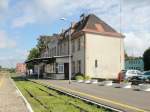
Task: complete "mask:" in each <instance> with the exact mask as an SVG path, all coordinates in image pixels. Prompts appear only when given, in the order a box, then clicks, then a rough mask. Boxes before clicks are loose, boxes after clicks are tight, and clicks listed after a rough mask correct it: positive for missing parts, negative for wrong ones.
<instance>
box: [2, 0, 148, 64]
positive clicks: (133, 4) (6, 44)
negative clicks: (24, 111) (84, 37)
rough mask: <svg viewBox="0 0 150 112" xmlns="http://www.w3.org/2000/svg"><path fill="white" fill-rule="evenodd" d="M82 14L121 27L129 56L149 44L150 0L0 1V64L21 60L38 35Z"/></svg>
mask: <svg viewBox="0 0 150 112" xmlns="http://www.w3.org/2000/svg"><path fill="white" fill-rule="evenodd" d="M120 4H121V5H120ZM120 6H121V13H120ZM82 13H85V14H90V13H94V14H95V15H97V16H98V17H99V18H101V19H102V20H103V21H105V22H106V23H107V24H109V25H111V26H112V27H113V28H114V29H116V30H117V31H118V32H119V31H120V29H121V32H122V33H123V34H124V35H125V39H124V46H125V51H126V52H127V54H128V55H130V56H142V55H143V52H144V50H145V49H147V48H148V47H150V0H0V65H2V66H3V67H15V65H16V63H18V62H24V60H26V58H27V55H28V53H29V51H30V49H31V48H33V47H35V46H36V42H37V38H38V37H39V36H40V35H52V34H53V33H60V32H61V30H62V29H65V28H67V27H68V26H69V25H70V23H71V22H75V21H78V20H79V19H80V15H81V14H82ZM62 17H64V18H66V21H61V20H60V18H62ZM120 17H121V24H120Z"/></svg>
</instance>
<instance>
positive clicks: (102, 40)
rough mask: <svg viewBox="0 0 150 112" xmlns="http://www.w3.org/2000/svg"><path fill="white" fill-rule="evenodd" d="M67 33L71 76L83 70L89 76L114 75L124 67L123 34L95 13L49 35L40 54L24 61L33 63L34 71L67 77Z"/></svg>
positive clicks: (44, 74) (56, 76) (57, 76)
mask: <svg viewBox="0 0 150 112" xmlns="http://www.w3.org/2000/svg"><path fill="white" fill-rule="evenodd" d="M70 33H71V56H72V59H71V60H72V77H73V76H75V74H77V73H82V74H85V75H88V76H90V77H91V78H117V76H118V73H119V72H120V70H122V69H123V68H124V46H123V41H124V36H123V35H122V34H120V33H118V32H117V31H116V30H114V29H113V28H112V27H111V26H109V25H108V24H107V23H105V22H104V21H102V20H101V19H100V18H98V17H97V16H95V15H94V14H89V15H88V16H85V17H83V18H81V19H80V21H78V22H77V23H75V24H73V25H72V27H70V28H68V29H67V30H65V31H64V32H63V33H61V34H58V35H53V36H51V37H50V41H49V42H48V44H47V47H46V48H45V50H43V51H42V52H41V57H40V58H36V59H33V60H29V61H27V62H26V63H27V64H28V63H32V64H34V72H35V73H39V74H40V75H42V74H43V76H46V75H47V76H49V77H51V78H54V79H64V78H65V79H68V77H69V58H68V57H69V34H70ZM45 40H47V39H46V38H45ZM45 43H46V42H45Z"/></svg>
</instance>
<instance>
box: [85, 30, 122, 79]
mask: <svg viewBox="0 0 150 112" xmlns="http://www.w3.org/2000/svg"><path fill="white" fill-rule="evenodd" d="M120 43H121V44H120ZM85 53H86V57H85V58H86V62H85V65H86V75H89V76H91V77H93V78H117V75H118V73H119V72H120V70H122V69H123V68H124V46H123V39H120V38H113V37H108V36H102V35H96V34H95V35H94V34H90V33H86V52H85ZM96 60H97V67H96V65H95V64H96Z"/></svg>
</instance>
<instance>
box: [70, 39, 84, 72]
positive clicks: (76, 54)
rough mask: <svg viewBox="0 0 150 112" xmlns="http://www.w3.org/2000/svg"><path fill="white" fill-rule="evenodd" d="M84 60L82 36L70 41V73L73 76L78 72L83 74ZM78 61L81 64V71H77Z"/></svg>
mask: <svg viewBox="0 0 150 112" xmlns="http://www.w3.org/2000/svg"><path fill="white" fill-rule="evenodd" d="M79 39H80V40H79ZM73 44H74V48H73ZM79 44H80V45H79ZM79 46H80V49H78V48H79ZM73 49H74V50H73ZM84 60H85V58H84V36H81V37H78V38H76V39H73V40H72V73H73V74H76V73H78V72H81V73H83V74H84V70H85V69H84V67H85V66H84V65H85V61H84ZM79 61H80V62H81V66H80V69H81V71H79V65H78V62H79Z"/></svg>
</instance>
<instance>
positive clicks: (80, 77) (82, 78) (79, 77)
mask: <svg viewBox="0 0 150 112" xmlns="http://www.w3.org/2000/svg"><path fill="white" fill-rule="evenodd" d="M75 79H76V80H84V77H83V76H81V75H77V76H76V77H75Z"/></svg>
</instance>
